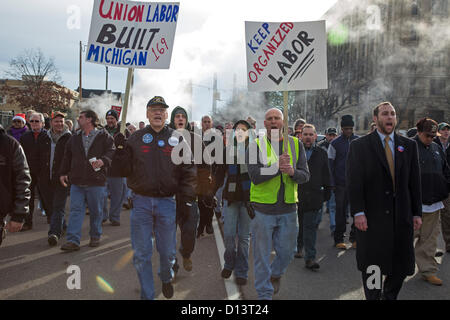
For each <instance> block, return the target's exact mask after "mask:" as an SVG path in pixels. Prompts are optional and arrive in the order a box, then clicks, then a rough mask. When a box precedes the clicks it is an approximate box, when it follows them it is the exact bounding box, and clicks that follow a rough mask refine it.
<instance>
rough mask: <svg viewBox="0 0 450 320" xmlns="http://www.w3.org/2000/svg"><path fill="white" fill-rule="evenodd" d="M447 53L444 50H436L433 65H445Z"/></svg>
mask: <svg viewBox="0 0 450 320" xmlns="http://www.w3.org/2000/svg"><path fill="white" fill-rule="evenodd" d="M444 60H445V53H444V52H442V51H439V52H436V53H434V54H433V57H432V65H433V67H438V68H439V67H443V66H444V64H445V61H444Z"/></svg>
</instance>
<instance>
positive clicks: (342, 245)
mask: <svg viewBox="0 0 450 320" xmlns="http://www.w3.org/2000/svg"><path fill="white" fill-rule="evenodd" d="M334 246H335V247H336V248H337V249H342V250H347V246H346V245H345V243H343V242H339V243H336V244H335V245H334Z"/></svg>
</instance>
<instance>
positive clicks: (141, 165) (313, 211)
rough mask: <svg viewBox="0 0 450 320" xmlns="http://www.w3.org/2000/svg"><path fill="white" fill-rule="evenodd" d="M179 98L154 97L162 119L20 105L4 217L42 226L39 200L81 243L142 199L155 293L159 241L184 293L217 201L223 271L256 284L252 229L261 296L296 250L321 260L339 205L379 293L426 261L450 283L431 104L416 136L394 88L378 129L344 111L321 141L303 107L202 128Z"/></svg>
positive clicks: (387, 295)
mask: <svg viewBox="0 0 450 320" xmlns="http://www.w3.org/2000/svg"><path fill="white" fill-rule="evenodd" d="M168 108H169V106H168V105H167V104H166V102H165V100H164V98H162V97H159V96H155V97H153V98H152V99H151V100H150V101H149V102H148V104H147V106H146V112H147V119H148V122H149V124H148V125H146V124H145V122H144V121H141V122H140V123H139V125H138V128H136V126H134V125H133V124H129V123H127V125H126V129H125V131H122V132H121V130H120V129H121V126H120V122H119V115H118V113H117V112H116V111H115V110H108V111H107V113H106V115H105V121H106V124H105V126H103V127H102V126H100V125H99V122H100V119H99V115H98V114H97V113H96V112H94V111H92V110H90V109H87V110H83V111H81V112H80V114H79V116H78V118H77V124H76V126H74V125H73V123H72V122H71V121H70V120H68V119H66V116H65V114H63V113H61V112H57V111H55V112H52V114H51V115H50V116H48V115H46V114H42V113H38V112H34V111H32V110H30V111H29V112H27V113H26V114H25V113H24V114H16V115H15V116H14V117H13V119H12V123H11V127H10V128H9V129H8V130H5V129H4V128H3V127H0V176H1V178H0V179H1V181H0V198H1V203H2V206H1V207H0V216H1V217H2V221H4V222H5V223H4V225H3V227H4V229H5V230H8V231H9V232H15V231H27V230H31V229H32V228H33V213H34V211H35V203H37V204H38V205H39V208H40V210H41V212H42V214H43V215H45V216H46V219H47V222H48V225H49V227H48V244H49V245H50V246H57V245H58V244H60V245H61V247H60V248H61V250H63V251H66V252H71V251H77V250H80V239H81V230H82V224H83V220H84V218H85V216H86V214H87V213H88V214H89V222H90V224H89V227H90V228H89V236H90V242H89V246H90V247H97V246H99V245H101V237H102V225H104V224H105V223H110V224H111V225H112V226H115V227H119V226H120V223H121V211H122V210H123V209H127V210H129V209H131V214H130V222H131V223H130V228H131V230H130V237H131V243H132V248H133V252H134V256H133V264H134V267H135V268H136V271H137V274H138V278H139V282H140V285H141V298H142V299H154V297H155V289H154V279H153V271H152V263H151V257H152V254H153V247H154V246H153V242H155V243H156V249H157V251H158V253H159V258H160V259H159V261H160V269H159V270H160V272H159V277H160V280H161V282H162V292H163V295H164V296H165V297H166V298H171V297H172V296H173V294H174V289H173V286H172V284H171V281H172V279H173V278H174V275H175V274H176V272H177V271H178V269H179V264H178V262H179V261H178V259H177V251H178V252H179V254H180V255H181V258H182V259H181V260H180V263H181V264H182V265H183V268H184V269H185V270H186V271H191V270H192V269H193V261H192V259H191V255H192V253H193V251H194V249H195V243H196V240H197V239H198V238H200V237H202V236H206V235H208V234H212V233H214V229H213V226H212V221H213V217H214V214H216V215H217V217H218V218H219V220H220V221H221V222H222V223H223V235H224V244H225V253H224V261H225V264H224V267H223V269H222V270H221V273H220V276H221V277H223V278H225V279H228V278H230V277H231V276H232V275H233V274H234V279H235V281H236V283H237V284H238V285H241V286H242V285H246V284H247V279H248V272H249V248H250V243H251V245H252V252H253V261H254V268H253V270H254V278H255V282H254V286H255V288H256V291H257V294H258V298H259V299H272V297H273V295H274V294H277V292H278V291H279V290H280V284H281V278H282V276H283V274H284V273H285V271H286V269H287V267H288V265H289V264H290V262H291V261H292V259H294V258H296V259H304V262H305V267H306V268H307V269H309V270H312V271H317V270H318V269H320V265H319V262H318V261H317V259H316V257H317V250H316V239H317V231H318V227H319V224H320V223H321V221H322V217H323V215H324V214H328V215H329V230H330V235H331V240H330V243H332V244H333V245H334V247H335V248H336V250H347V249H355V250H356V259H357V265H358V269H359V270H360V271H361V273H362V279H363V286H364V291H365V295H366V298H367V299H396V298H397V295H398V293H399V291H400V289H401V286H402V284H403V281H404V279H405V278H406V276H408V275H412V274H414V272H415V266H416V264H417V267H418V270H419V273H420V274H421V275H422V276H423V278H424V280H425V281H427V282H429V283H430V284H433V285H441V284H442V280H441V279H439V278H438V276H437V274H438V264H437V262H436V259H435V256H439V255H443V254H444V253H443V252H439V251H437V245H438V237H439V234H440V233H442V236H443V239H444V243H445V250H446V251H447V253H450V200H449V198H448V195H449V192H450V167H449V163H450V148H449V144H450V139H449V135H450V125H449V124H447V123H445V122H442V123H439V124H438V123H437V122H435V121H434V120H432V119H430V118H422V119H420V120H418V122H417V126H416V128H412V129H410V130H408V132H407V136H408V137H403V136H401V135H399V134H398V133H397V132H396V130H395V129H396V125H397V121H398V118H397V114H396V112H395V108H394V106H393V105H392V104H391V103H389V102H383V103H380V104H379V105H378V106H376V107H375V108H374V110H373V121H374V122H373V124H371V126H370V128H371V129H370V132H368V133H366V134H365V135H363V136H358V135H356V134H355V133H354V127H355V124H354V121H353V118H352V116H351V115H344V116H342V118H341V121H340V130H341V131H340V132H338V129H337V128H334V127H330V128H327V129H326V130H325V132H324V137H323V139H322V140H320V141H319V135H318V132H317V129H316V127H315V126H314V124H311V123H307V122H306V121H305V120H303V119H299V120H297V121H295V123H294V124H293V127H292V128H289V129H290V130H289V131H290V134H289V135H287V136H284V135H283V130H284V125H283V123H284V119H283V113H282V112H281V111H280V110H279V109H276V108H271V109H268V110H267V111H266V113H265V118H264V125H263V126H264V128H265V130H266V131H265V134H264V135H260V134H259V133H258V131H257V130H256V129H257V126H256V121H255V119H253V118H252V117H251V116H248V117H244V118H242V119H233V120H234V121H233V122H231V121H230V122H227V123H225V124H224V125H223V126H222V125H219V124H217V125H215V123H214V119H212V117H211V116H209V115H205V116H203V117H202V118H201V128H199V127H197V125H196V123H195V122H190V119H188V113H187V112H186V110H185V109H183V108H182V107H176V108H174V109H173V111H172V112H171V114H170V116H169V114H168ZM230 120H231V119H230ZM261 127H262V126H261ZM285 137H287V140H285V139H286V138H285ZM177 156H178V158H177ZM178 160H180V161H178ZM68 198H69V201H70V205H69V208H70V209H69V211H70V212H66V202H67V199H68ZM66 213H70V214H66ZM7 215H9V216H10V219H9V222H8V223H7V224H6V219H5V218H6V216H7ZM347 224H348V225H349V228H347ZM177 228H179V230H180V233H181V238H180V239H181V240H180V243H179V244H177V241H176V232H177ZM347 235H348V242H346V239H345V237H346V236H347ZM177 249H178V250H177ZM272 251H275V256H274V257H273V259H272V258H271V255H272ZM198 263H201V262H198ZM373 265H376V266H378V267H379V268H380V270H381V273H382V275H385V276H386V278H385V281H384V286H383V289H372V288H369V287H368V286H367V279H368V277H369V276H370V274H368V272H367V268H368V267H369V266H373Z"/></svg>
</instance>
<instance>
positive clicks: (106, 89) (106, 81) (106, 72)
mask: <svg viewBox="0 0 450 320" xmlns="http://www.w3.org/2000/svg"><path fill="white" fill-rule="evenodd" d="M105 68H106V86H105V87H106V88H105V90H108V66H105Z"/></svg>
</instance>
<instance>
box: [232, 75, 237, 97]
mask: <svg viewBox="0 0 450 320" xmlns="http://www.w3.org/2000/svg"><path fill="white" fill-rule="evenodd" d="M236 83H237V80H236V73H234V74H233V98H232V101H233V102H236V101H237V84H236Z"/></svg>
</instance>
